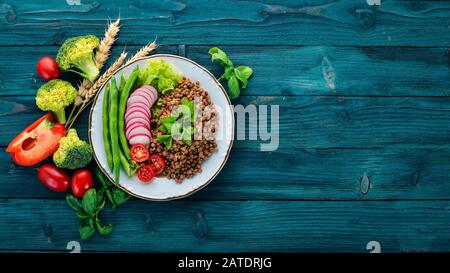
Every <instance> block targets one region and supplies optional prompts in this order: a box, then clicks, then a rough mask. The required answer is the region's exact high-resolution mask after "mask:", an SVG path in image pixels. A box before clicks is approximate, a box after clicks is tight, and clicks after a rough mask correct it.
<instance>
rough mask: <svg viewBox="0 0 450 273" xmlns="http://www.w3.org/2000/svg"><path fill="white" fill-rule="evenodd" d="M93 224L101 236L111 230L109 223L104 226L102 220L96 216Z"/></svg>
mask: <svg viewBox="0 0 450 273" xmlns="http://www.w3.org/2000/svg"><path fill="white" fill-rule="evenodd" d="M95 226H96V227H97V230H98V232H99V233H100V234H101V235H103V236H105V235H108V234H110V233H111V231H112V225H111V224H109V225H106V226H104V225H102V222H101V221H100V219H98V218H97V219H96V221H95Z"/></svg>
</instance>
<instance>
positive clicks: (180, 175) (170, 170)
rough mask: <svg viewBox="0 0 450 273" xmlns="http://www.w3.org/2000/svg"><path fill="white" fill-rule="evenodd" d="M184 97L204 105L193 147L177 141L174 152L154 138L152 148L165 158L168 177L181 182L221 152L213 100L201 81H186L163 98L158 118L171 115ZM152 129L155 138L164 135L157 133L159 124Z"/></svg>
mask: <svg viewBox="0 0 450 273" xmlns="http://www.w3.org/2000/svg"><path fill="white" fill-rule="evenodd" d="M184 97H187V98H188V99H190V100H194V101H195V102H196V104H197V105H200V104H199V103H200V102H201V109H200V110H199V113H198V114H199V115H198V118H197V120H198V122H197V123H196V124H195V126H194V131H195V134H194V139H193V140H192V145H191V146H189V145H187V144H185V143H184V142H183V141H182V140H175V139H174V140H173V146H172V149H170V150H165V149H164V147H163V145H162V144H161V143H159V142H158V141H157V140H156V137H153V138H152V141H151V144H150V146H149V150H150V153H152V154H154V153H156V154H159V155H161V156H162V157H163V158H164V159H165V161H166V168H165V173H166V175H167V177H168V178H171V179H175V181H177V182H178V183H181V182H182V181H183V180H184V179H185V178H190V177H193V176H194V175H195V174H197V173H199V172H201V171H202V164H203V162H204V161H205V160H206V159H207V158H209V157H210V156H211V155H212V153H214V152H216V151H217V150H218V149H217V143H216V139H215V131H216V130H217V128H218V124H217V112H216V110H215V107H214V104H213V103H212V101H211V97H210V96H209V94H208V92H207V91H205V90H204V89H203V88H201V87H200V83H199V82H195V83H193V82H191V81H190V80H189V79H186V78H183V80H182V81H180V82H179V83H178V84H177V87H176V88H175V89H174V91H172V92H171V93H170V94H169V95H167V96H165V97H164V98H163V104H162V107H161V109H160V110H159V111H158V116H159V117H160V119H161V118H164V117H168V116H170V114H171V113H172V110H173V109H174V108H175V107H177V106H178V105H180V104H181V100H182V99H183V98H184ZM151 127H152V128H153V132H152V133H153V135H154V136H158V135H162V134H163V133H162V132H161V131H159V130H158V128H159V124H152V126H151Z"/></svg>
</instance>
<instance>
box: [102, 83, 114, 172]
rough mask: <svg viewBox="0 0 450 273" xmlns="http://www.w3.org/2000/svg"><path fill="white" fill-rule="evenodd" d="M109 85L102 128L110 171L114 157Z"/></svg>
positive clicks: (105, 97)
mask: <svg viewBox="0 0 450 273" xmlns="http://www.w3.org/2000/svg"><path fill="white" fill-rule="evenodd" d="M110 88H111V87H110V85H109V83H108V84H107V85H106V88H105V94H104V95H103V104H102V127H103V145H104V146H105V152H106V160H107V161H108V166H109V169H110V170H111V171H112V170H113V156H112V152H111V141H110V137H109V123H108V122H109V121H108V119H109V92H110V91H109V90H110Z"/></svg>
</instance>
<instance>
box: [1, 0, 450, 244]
mask: <svg viewBox="0 0 450 273" xmlns="http://www.w3.org/2000/svg"><path fill="white" fill-rule="evenodd" d="M376 2H378V1H372V0H370V1H366V0H354V1H351V0H348V1H347V0H344V1H331V0H318V1H309V0H303V1H298V0H296V1H294V0H284V1H282V0H268V1H265V0H263V1H227V0H216V1H207V0H202V1H185V0H180V1H137V0H136V1H134V0H133V1H122V0H120V1H119V0H113V1H91V0H81V1H80V0H66V1H64V0H47V1H25V0H21V1H11V0H4V1H2V3H1V4H0V128H1V133H0V145H1V148H0V168H1V170H0V251H2V252H5V251H6V252H7V251H59V252H65V251H67V250H66V246H67V243H68V242H69V241H74V240H75V241H79V235H78V220H77V219H76V217H75V216H74V213H73V211H72V210H71V209H70V208H69V207H68V206H67V205H66V203H65V201H64V199H63V195H61V194H57V193H53V192H50V191H49V190H47V189H46V188H45V187H44V186H43V185H42V184H40V182H38V180H37V178H36V171H35V170H34V169H33V168H24V167H20V166H16V165H14V164H13V162H12V161H11V159H10V156H9V155H8V154H7V153H6V152H5V147H6V145H7V144H8V143H9V141H10V140H11V139H12V138H13V137H14V136H15V135H16V134H18V133H19V132H20V131H21V130H22V129H23V128H24V127H25V126H26V125H28V124H30V123H31V122H32V121H34V120H35V119H37V118H38V117H39V116H40V115H42V113H41V112H40V111H39V110H38V109H37V107H36V106H35V103H34V94H35V92H36V90H37V88H39V86H40V85H41V84H42V81H41V80H40V79H39V76H38V75H37V74H36V72H35V65H36V62H37V60H38V59H39V58H40V57H42V56H43V55H52V56H54V55H55V54H56V52H57V50H58V46H59V45H60V44H61V43H62V42H63V41H64V40H65V39H66V38H68V37H71V36H77V35H80V34H95V35H97V36H99V37H101V36H102V35H103V32H104V28H105V26H106V20H107V19H108V18H116V17H117V16H118V15H120V17H121V18H122V23H123V28H122V31H121V33H120V36H119V40H118V42H117V45H116V46H115V49H114V53H113V54H114V56H117V55H118V53H119V52H120V51H122V50H123V48H126V50H127V51H130V52H133V51H135V50H136V49H138V48H139V47H140V46H142V45H143V44H145V43H147V42H148V41H151V40H153V39H154V38H155V36H157V37H158V42H159V44H161V46H160V47H159V48H158V50H157V52H158V53H171V54H178V55H182V56H186V57H188V58H190V59H192V60H194V61H196V62H198V63H200V64H201V65H204V66H205V67H207V68H208V69H210V70H211V71H212V72H213V73H214V74H215V75H216V76H219V75H220V74H221V72H220V69H219V67H218V66H217V65H215V64H212V63H211V62H210V59H209V55H208V54H207V51H208V49H209V48H210V47H212V46H219V47H221V48H222V49H223V50H224V51H226V52H227V53H228V54H229V56H230V57H231V59H232V60H233V61H234V63H235V64H244V65H248V66H251V67H252V68H253V69H254V71H255V73H254V76H253V77H252V78H251V80H250V82H249V86H248V88H247V89H246V90H245V91H244V92H243V94H242V96H241V97H240V98H239V99H237V100H235V101H234V103H235V104H242V105H244V106H245V105H250V104H254V105H270V104H272V105H280V117H279V118H280V124H279V127H280V145H279V148H278V149H277V150H275V151H272V152H262V151H260V144H261V143H262V142H263V141H261V140H256V141H250V140H247V141H236V142H235V144H234V146H233V149H232V152H231V156H230V158H229V160H228V163H227V165H226V166H225V168H224V170H223V171H222V172H221V174H220V175H219V176H218V177H217V178H216V179H215V180H214V181H213V182H212V183H211V184H210V185H209V186H208V187H207V188H205V189H203V190H202V191H200V192H198V193H196V194H195V195H193V196H191V197H189V198H186V199H184V200H181V201H173V202H148V201H143V200H137V199H134V200H132V201H130V202H129V203H127V204H126V205H124V206H123V207H122V208H120V209H119V210H118V211H117V212H116V213H115V214H111V213H107V214H106V222H110V223H112V224H113V226H114V231H113V233H112V234H111V235H110V236H107V237H101V236H98V235H97V236H95V237H94V238H93V239H92V240H90V241H87V242H81V247H82V251H95V252H98V251H108V252H115V251H130V252H135V251H139V252H141V251H150V252H171V251H174V252H184V251H187V252H241V251H253V252H255V251H263V252H296V251H319V252H330V251H333V252H346V251H351V252H369V250H367V246H368V243H369V242H371V241H375V243H369V248H370V246H371V245H375V246H377V245H378V244H379V246H380V247H381V251H382V252H392V251H395V252H397V251H402V252H403V251H450V177H449V176H450V175H449V172H450V70H449V52H448V47H449V46H450V2H449V1H421V2H419V1H381V6H378V5H369V4H368V3H371V4H374V3H375V4H376ZM76 127H77V129H78V130H79V131H80V132H81V135H82V136H83V137H85V138H86V135H87V114H85V115H84V116H83V117H82V118H81V120H79V122H78V123H77V125H76Z"/></svg>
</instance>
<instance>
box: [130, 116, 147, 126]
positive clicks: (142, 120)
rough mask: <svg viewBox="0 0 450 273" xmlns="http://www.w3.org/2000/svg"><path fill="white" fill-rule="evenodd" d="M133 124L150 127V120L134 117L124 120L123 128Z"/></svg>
mask: <svg viewBox="0 0 450 273" xmlns="http://www.w3.org/2000/svg"><path fill="white" fill-rule="evenodd" d="M134 122H141V123H144V124H146V125H148V126H150V120H149V119H147V118H144V117H134V118H128V119H126V120H125V126H127V125H128V124H132V123H134Z"/></svg>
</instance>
